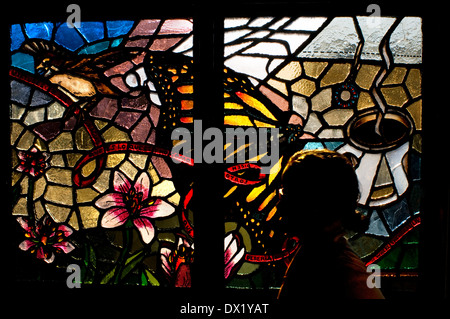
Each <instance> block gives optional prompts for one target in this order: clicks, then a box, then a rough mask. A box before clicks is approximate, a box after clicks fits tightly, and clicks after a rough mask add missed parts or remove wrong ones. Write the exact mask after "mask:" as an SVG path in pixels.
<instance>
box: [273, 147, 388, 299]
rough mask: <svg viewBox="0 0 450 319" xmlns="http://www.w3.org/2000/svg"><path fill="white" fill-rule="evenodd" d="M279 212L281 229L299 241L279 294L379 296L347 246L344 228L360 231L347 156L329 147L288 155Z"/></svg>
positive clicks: (363, 227) (362, 221) (354, 183)
mask: <svg viewBox="0 0 450 319" xmlns="http://www.w3.org/2000/svg"><path fill="white" fill-rule="evenodd" d="M281 184H282V187H281V189H280V204H279V205H280V210H281V211H282V214H283V219H284V229H285V232H286V233H287V234H288V235H289V236H296V237H298V238H300V240H301V247H300V249H299V250H298V251H297V254H296V255H295V256H294V257H293V259H292V261H291V263H290V265H289V267H288V269H287V272H286V276H285V280H284V283H283V285H282V288H281V289H280V293H279V297H280V298H281V297H284V298H291V297H292V298H298V297H303V298H324V297H325V298H333V299H342V298H383V295H382V294H381V292H380V291H379V290H378V289H377V288H373V289H371V288H368V286H367V278H368V275H369V273H367V271H366V267H365V265H364V264H363V262H362V261H361V259H360V258H359V257H358V256H357V255H356V254H355V253H354V252H353V251H352V250H351V248H350V247H349V245H348V242H347V240H346V239H345V237H344V234H345V230H351V231H356V232H364V231H365V230H366V229H367V226H368V223H367V221H366V220H365V219H364V218H362V217H363V216H362V215H361V214H359V213H358V212H357V211H356V205H357V201H358V196H359V187H358V179H357V176H356V173H355V171H354V169H353V165H352V160H351V159H350V158H349V157H347V156H345V155H342V154H340V153H337V152H334V151H330V150H325V149H323V150H303V151H300V152H297V153H295V154H294V155H292V156H291V158H290V159H289V161H288V163H287V164H286V166H285V168H284V170H283V172H282V176H281Z"/></svg>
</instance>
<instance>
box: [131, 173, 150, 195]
mask: <svg viewBox="0 0 450 319" xmlns="http://www.w3.org/2000/svg"><path fill="white" fill-rule="evenodd" d="M149 189H150V178H149V176H148V174H147V173H146V172H142V174H141V175H139V177H138V179H137V180H136V183H135V184H134V190H135V191H136V193H142V200H143V201H145V200H147V198H148V192H149Z"/></svg>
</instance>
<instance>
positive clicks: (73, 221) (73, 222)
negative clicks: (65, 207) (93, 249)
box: [67, 213, 80, 230]
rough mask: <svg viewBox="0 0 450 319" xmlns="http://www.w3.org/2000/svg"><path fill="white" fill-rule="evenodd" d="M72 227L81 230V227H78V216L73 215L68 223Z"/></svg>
mask: <svg viewBox="0 0 450 319" xmlns="http://www.w3.org/2000/svg"><path fill="white" fill-rule="evenodd" d="M67 223H68V224H69V226H70V227H72V228H73V229H75V230H80V226H79V225H78V218H77V214H74V213H72V215H71V216H70V218H69V221H68V222H67Z"/></svg>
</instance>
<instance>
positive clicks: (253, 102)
mask: <svg viewBox="0 0 450 319" xmlns="http://www.w3.org/2000/svg"><path fill="white" fill-rule="evenodd" d="M236 95H237V96H238V97H239V98H240V99H241V100H242V101H243V102H244V103H246V104H247V105H249V106H251V107H252V108H254V109H256V110H258V111H260V112H261V113H262V114H264V115H265V116H267V117H268V118H270V119H272V120H274V121H276V120H277V119H276V118H275V117H274V116H273V115H272V113H270V111H269V110H268V109H267V107H266V106H265V105H264V104H262V103H261V102H260V101H258V100H257V99H255V98H254V97H252V96H250V95H248V94H246V93H242V92H236Z"/></svg>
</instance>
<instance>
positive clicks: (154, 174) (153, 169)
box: [148, 165, 159, 185]
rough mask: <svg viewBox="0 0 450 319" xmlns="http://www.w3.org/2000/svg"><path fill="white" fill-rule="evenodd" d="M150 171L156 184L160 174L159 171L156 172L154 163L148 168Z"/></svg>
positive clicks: (151, 177)
mask: <svg viewBox="0 0 450 319" xmlns="http://www.w3.org/2000/svg"><path fill="white" fill-rule="evenodd" d="M148 173H149V174H150V179H151V180H152V184H153V185H155V184H156V183H158V182H159V176H158V173H157V172H156V170H155V168H154V167H153V165H150V166H149V168H148Z"/></svg>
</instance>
